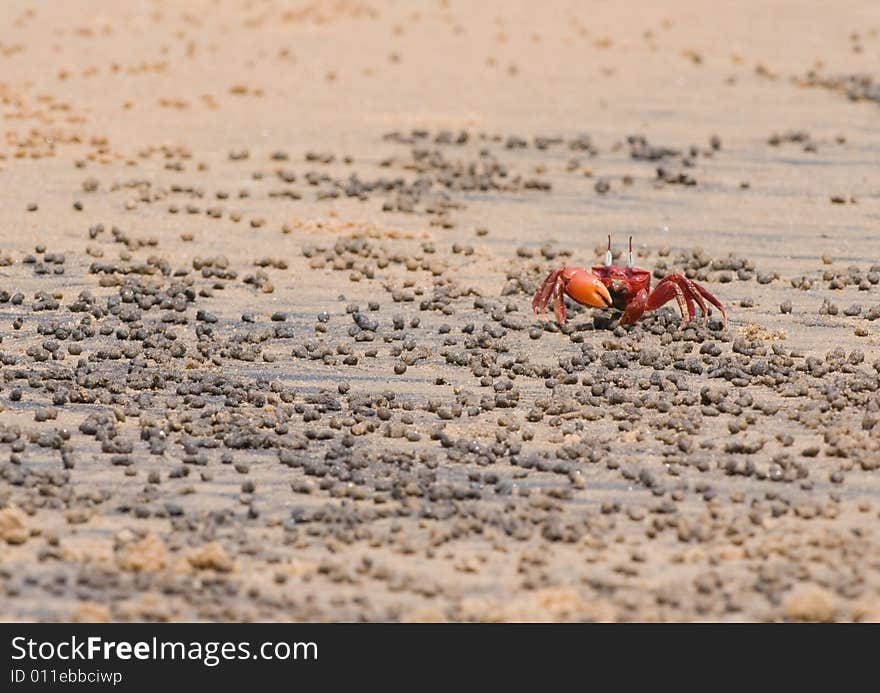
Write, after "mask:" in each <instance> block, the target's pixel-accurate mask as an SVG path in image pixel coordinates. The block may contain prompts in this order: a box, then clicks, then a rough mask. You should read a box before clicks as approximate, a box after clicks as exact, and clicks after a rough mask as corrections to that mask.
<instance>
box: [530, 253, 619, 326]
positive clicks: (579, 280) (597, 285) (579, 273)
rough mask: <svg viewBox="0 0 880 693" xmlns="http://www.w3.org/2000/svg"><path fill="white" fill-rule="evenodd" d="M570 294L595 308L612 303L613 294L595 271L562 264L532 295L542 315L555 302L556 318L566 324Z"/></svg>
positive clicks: (537, 309) (537, 311)
mask: <svg viewBox="0 0 880 693" xmlns="http://www.w3.org/2000/svg"><path fill="white" fill-rule="evenodd" d="M563 294H567V295H568V296H570V297H571V298H572V299H574V300H575V301H577V302H578V303H583V304H584V305H587V306H593V307H595V308H605V307H607V306H610V305H611V294H609V293H608V289H606V288H605V285H604V284H603V283H602V280H600V279H599V278H598V277H597V276H596V275H595V274H593V273H592V272H590V271H588V270H585V269H583V268H581V267H560V268H559V269H556V270H553V271H552V272H551V273H550V274H549V275H548V276H547V278H546V279H545V280H544V283H543V284H542V285H541V288H540V289H538V291H537V293H536V294H535V297H534V298H533V299H532V310H534V311H535V314H536V315H538V316H539V317H540V316H541V314H542V313H543V312H544V309H545V308H546V307H547V304H548V303H551V302H552V303H553V313H554V315H555V316H556V322H558V323H559V324H560V325H564V324H565V301H564V300H563Z"/></svg>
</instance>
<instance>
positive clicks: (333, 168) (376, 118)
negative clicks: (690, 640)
mask: <svg viewBox="0 0 880 693" xmlns="http://www.w3.org/2000/svg"><path fill="white" fill-rule="evenodd" d="M878 65H880V4H878V3H876V2H870V1H868V0H861V1H857V0H842V1H841V2H836V3H825V2H818V1H813V0H801V1H795V0H770V1H767V2H758V1H757V0H742V1H741V2H733V1H725V2H718V3H711V7H710V3H705V2H697V1H696V0H673V1H672V2H667V3H639V2H605V1H602V0H590V1H586V0H585V1H583V2H574V1H572V2H565V1H562V0H559V1H554V2H545V3H535V2H520V1H505V2H501V1H500V0H499V1H490V2H482V3H469V2H463V1H462V0H443V1H441V2H397V1H388V2H373V1H369V2H360V1H358V0H312V1H306V0H297V1H291V2H285V1H282V0H265V1H260V2H257V1H255V0H204V1H196V0H192V1H189V0H187V1H183V0H180V1H172V0H165V1H160V0H152V1H141V2H134V1H130V2H128V1H123V2H108V1H107V0H79V1H78V2H76V3H73V2H70V3H61V2H52V3H50V2H43V3H39V2H34V1H33V0H4V1H3V3H2V7H0V107H2V110H0V118H2V120H0V126H2V127H0V129H2V138H0V619H2V620H4V621H71V620H73V621H584V620H589V621H594V620H598V621H877V620H880V534H878V527H880V332H878V329H880V322H878V318H880V70H878V68H877V66H878ZM609 235H610V236H611V240H612V247H613V251H614V261H615V263H619V264H624V263H625V260H626V252H625V251H626V245H627V242H628V239H629V238H630V237H632V239H633V248H634V255H635V258H634V259H635V263H636V265H637V266H638V267H642V268H644V269H646V270H648V271H650V272H652V273H653V277H654V279H653V282H654V285H655V286H656V284H657V283H658V282H659V281H660V280H661V279H662V278H663V277H665V276H667V275H669V274H672V273H680V274H682V275H684V276H686V277H687V278H688V279H690V280H693V281H696V282H698V283H699V284H700V285H702V286H703V287H705V289H706V290H707V291H709V292H711V293H712V294H713V295H714V296H716V297H717V298H718V299H719V301H721V302H722V303H723V305H724V307H725V310H726V314H727V318H728V322H727V324H726V325H725V324H724V323H723V321H722V320H721V319H720V315H719V313H718V311H715V312H714V313H713V314H712V315H711V316H709V319H708V321H705V322H703V321H701V320H700V317H701V316H700V315H699V314H698V315H697V319H696V320H694V321H693V322H687V321H683V320H682V319H681V316H680V314H679V311H678V307H677V304H676V301H674V300H673V301H671V302H669V303H668V304H666V305H665V306H664V307H662V308H659V309H658V310H655V311H651V312H648V313H646V314H645V315H644V316H643V318H642V319H641V320H639V321H638V322H637V323H636V324H635V325H621V324H620V321H619V318H620V313H619V312H618V311H615V310H612V309H597V308H590V307H584V306H579V305H577V304H576V303H575V302H573V301H569V303H568V320H567V322H566V324H565V325H564V326H562V327H560V326H559V325H557V323H556V321H555V320H554V319H553V316H552V314H551V315H549V316H548V317H547V318H546V319H545V320H543V321H541V320H539V319H538V318H537V317H536V316H535V315H534V314H533V312H532V305H531V302H532V297H533V295H534V293H535V291H536V290H537V289H538V288H539V287H540V286H541V283H542V281H543V280H544V278H545V277H546V276H547V275H548V274H549V273H550V272H551V271H552V270H554V269H556V268H559V267H563V266H572V267H583V268H590V267H591V266H594V265H598V264H601V262H602V256H603V254H604V252H605V250H606V244H607V238H608V236H609Z"/></svg>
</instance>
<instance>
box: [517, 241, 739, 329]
mask: <svg viewBox="0 0 880 693" xmlns="http://www.w3.org/2000/svg"><path fill="white" fill-rule="evenodd" d="M563 294H567V295H568V296H569V298H572V299H573V300H575V301H577V302H578V303H582V304H584V305H588V306H593V307H595V308H607V307H610V306H614V307H615V308H617V309H618V310H620V311H623V315H621V316H620V322H621V324H623V325H631V324H633V323H634V322H636V320H638V319H639V318H640V317H642V313H644V312H645V311H646V310H656V309H657V308H659V307H660V306H662V305H663V304H664V303H667V302H668V301H671V300H672V299H673V298H674V299H676V300H677V301H678V308H679V310H681V317H682V319H685V320H693V319H694V315H695V308H694V304H695V303H696V305H697V306H699V308H700V312H701V313H702V314H703V324H705V323H706V320H707V319H708V316H709V314H710V313H711V312H712V308H711V306H709V305H707V304H706V302H707V301H708V302H709V303H711V304H712V305H713V306H715V307H716V308H717V309H718V310H719V311H721V315H722V317H723V318H724V325H725V327H726V326H727V313H725V312H724V306H723V305H721V302H720V301H719V300H718V299H717V298H715V297H714V296H713V295H712V294H710V293H709V292H708V291H706V289H704V288H703V287H702V286H700V285H699V284H697V283H696V282H695V281H691V280H690V279H688V278H687V277H685V276H683V275H681V274H670V275H669V276H668V277H665V278H664V279H662V280H661V281H660V283H659V284H657V288H655V289H654V290H653V291H651V273H650V272H648V271H646V270H643V269H639V268H638V267H633V252H632V237H631V236H630V239H629V255H628V257H627V261H626V267H619V266H618V265H612V264H611V236H608V251H607V252H606V253H605V262H604V265H603V266H602V267H593V271H592V272H590V271H588V270H585V269H583V268H582V267H560V268H559V269H555V270H553V271H552V272H551V273H550V274H549V275H548V276H547V278H546V279H545V280H544V283H543V284H542V285H541V288H540V289H538V292H537V293H536V294H535V297H534V298H533V299H532V310H534V311H535V314H536V315H537V316H539V317H541V316H542V315H543V313H544V309H545V308H546V307H547V304H548V303H549V302H550V301H553V312H554V314H555V315H556V321H557V322H558V323H559V324H560V325H564V324H565V301H564V299H563V296H562V295H563Z"/></svg>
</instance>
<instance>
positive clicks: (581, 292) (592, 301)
mask: <svg viewBox="0 0 880 693" xmlns="http://www.w3.org/2000/svg"><path fill="white" fill-rule="evenodd" d="M565 293H567V294H568V295H569V296H571V297H572V298H573V299H574V300H575V301H577V302H578V303H583V304H584V305H587V306H593V307H594V308H607V307H608V306H610V305H611V294H609V293H608V289H607V288H606V286H605V285H604V284H603V283H602V280H601V279H599V277H597V276H596V275H595V274H593V273H592V272H587V271H586V270H581V271H580V272H575V273H573V274H572V277H571V278H570V279H569V280H568V284H567V285H566V287H565Z"/></svg>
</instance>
